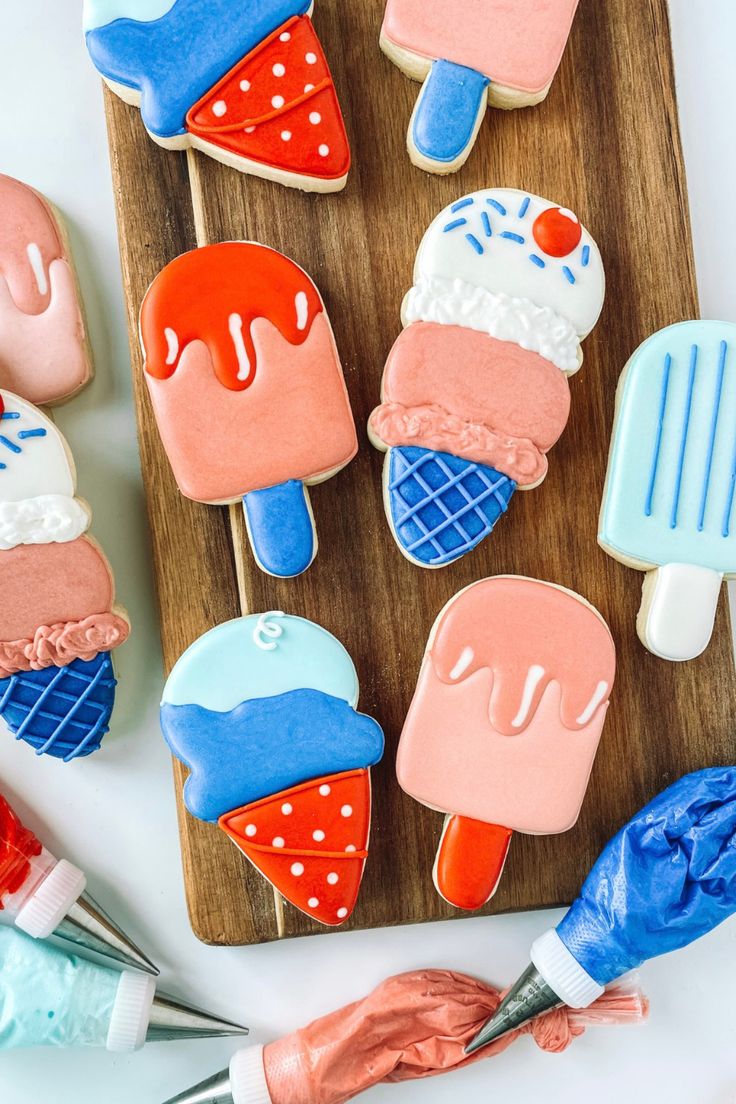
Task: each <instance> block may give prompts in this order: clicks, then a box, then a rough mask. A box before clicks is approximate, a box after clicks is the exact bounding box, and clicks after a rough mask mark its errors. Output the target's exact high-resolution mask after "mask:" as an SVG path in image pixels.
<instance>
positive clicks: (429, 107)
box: [411, 60, 489, 212]
mask: <svg viewBox="0 0 736 1104" xmlns="http://www.w3.org/2000/svg"><path fill="white" fill-rule="evenodd" d="M488 84H489V80H488V78H487V77H484V76H483V75H482V74H481V73H477V72H476V71H475V69H468V68H467V67H466V66H464V65H456V64H455V63H454V62H452V61H443V60H439V61H435V62H433V63H432V68H431V70H430V74H429V76H428V78H427V79H426V81H425V82H424V85H423V86H422V91H421V93H420V96H419V100H418V101H417V106H416V111H415V113H414V122H413V126H412V132H411V136H412V142H413V143H414V146H415V147H416V149H417V150H418V152H419V153H420V154H421V155H422V156H423V157H426V158H427V159H428V160H430V161H436V162H437V163H438V164H450V163H452V162H453V161H456V160H457V159H458V158H459V157H461V156H462V155H463V154H464V153H465V151H466V150H467V149H468V147H469V146H470V145H471V144H472V142H473V139H474V136H475V130H476V125H477V123H478V117H479V115H480V114H481V112H482V111H483V110H484V109H485V91H486V88H487V87H488ZM471 203H473V199H472V198H466V199H464V200H458V202H457V203H456V204H455V205H454V206H453V207H452V211H453V212H454V211H458V210H460V208H461V206H462V207H465V206H470V204H471Z"/></svg>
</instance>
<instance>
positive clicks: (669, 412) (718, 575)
mask: <svg viewBox="0 0 736 1104" xmlns="http://www.w3.org/2000/svg"><path fill="white" fill-rule="evenodd" d="M735 357H736V326H734V325H733V323H730V322H696V321H693V322H681V323H678V324H677V325H675V326H668V327H667V328H666V329H664V330H660V331H659V332H658V333H655V334H654V335H653V336H652V337H650V338H648V339H647V340H646V341H645V342H644V343H643V345H640V346H639V348H638V349H637V350H636V352H635V353H634V354H633V356H632V357H631V359H630V360H629V362H628V364H627V365H626V367H625V368H624V371H623V374H622V376H621V380H620V383H619V386H618V392H617V401H616V416H615V422H614V427H613V435H612V439H611V452H610V457H609V463H608V476H607V479H606V486H605V490H604V494H603V505H602V509H601V516H600V527H599V534H598V540H599V542H600V544H601V546H602V547H603V548H604V549H605V550H606V552H608V554H609V555H611V556H613V557H614V558H615V559H617V560H620V561H621V562H622V563H625V564H628V565H629V566H630V567H635V568H638V569H639V570H640V571H645V572H646V573H647V574H646V576H645V579H644V586H643V591H642V603H641V608H640V610H639V617H638V619H637V631H638V634H639V638H640V639H641V642H642V644H643V645H644V646H645V648H648V649H649V651H650V652H653V653H654V655H656V656H659V657H660V658H662V659H669V660H676V661H678V660H679V661H682V660H689V659H694V658H695V657H696V656H698V655H700V654H701V653H702V652H703V651H704V650H705V648H707V646H708V643H709V641H710V638H711V634H712V632H713V622H714V618H715V613H716V606H717V603H718V598H719V595H720V592H721V583H722V582H723V580H724V578H732V577H734V576H736V521H735V519H734V495H735V491H736V428H735V427H736V370H735V369H734V364H735V360H734V358H735Z"/></svg>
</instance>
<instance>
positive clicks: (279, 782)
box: [161, 611, 383, 925]
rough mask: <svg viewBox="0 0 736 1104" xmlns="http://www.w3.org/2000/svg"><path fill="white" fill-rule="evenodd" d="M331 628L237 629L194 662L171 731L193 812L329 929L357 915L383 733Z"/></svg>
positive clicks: (263, 623)
mask: <svg viewBox="0 0 736 1104" xmlns="http://www.w3.org/2000/svg"><path fill="white" fill-rule="evenodd" d="M357 704H358V678H357V674H356V672H355V667H354V666H353V662H352V660H351V658H350V656H349V655H348V653H347V652H346V650H345V648H344V647H343V646H342V644H341V643H340V642H339V641H338V640H336V639H335V637H334V636H332V635H331V634H330V633H328V632H327V631H326V630H325V629H323V628H321V627H320V626H319V625H315V624H314V623H313V622H311V621H306V620H305V619H304V618H301V617H291V616H288V615H286V614H284V613H281V612H280V611H275V612H273V613H264V614H261V615H260V616H256V615H252V616H250V617H242V618H239V619H237V620H235V621H229V622H228V623H227V624H225V625H219V626H218V627H217V628H216V629H212V630H211V631H210V632H208V633H205V635H204V636H202V637H200V638H199V640H197V641H195V643H194V644H193V645H192V646H191V647H190V648H189V649H188V650H187V651H186V652H185V653H184V655H183V656H182V657H181V658H180V659H179V661H178V662H177V663H176V665H175V666H174V669H173V671H172V672H171V675H170V676H169V679H168V681H167V683H166V686H165V688H164V694H163V701H162V703H161V727H162V730H163V733H164V737H165V738H166V742H167V743H168V745H169V747H170V748H171V750H172V752H173V753H174V755H176V757H177V758H178V759H180V760H181V761H182V762H183V763H184V764H185V765H186V766H187V767H189V769H190V771H191V774H190V776H189V778H188V780H187V782H186V784H185V787H184V800H185V803H186V806H187V809H188V810H189V812H190V813H191V814H192V816H195V817H198V818H199V819H200V820H206V821H212V822H214V823H217V824H219V826H220V827H221V828H222V830H223V831H224V832H225V833H226V834H227V835H228V836H229V837H230V839H232V840H233V842H234V843H235V844H236V845H237V846H238V847H239V848H240V850H241V851H242V852H243V854H244V855H245V856H246V857H247V858H248V859H249V860H250V861H251V862H252V863H253V865H254V866H256V867H257V869H258V870H259V871H260V872H261V873H262V874H263V875H264V876H265V877H266V878H267V879H268V880H269V881H270V882H271V883H272V884H273V885H274V886H275V888H276V889H278V890H279V892H280V893H281V894H283V896H284V897H285V898H286V899H287V900H288V901H290V902H291V904H293V905H295V906H296V908H299V909H301V910H302V912H305V913H306V914H307V915H308V916H311V917H312V918H313V919H315V920H319V921H320V922H321V923H323V924H328V925H337V924H341V923H342V922H343V921H344V920H346V919H347V917H348V916H349V915H350V914H351V912H352V911H353V908H354V907H355V902H356V900H357V896H358V890H359V888H360V882H361V878H362V876H363V868H364V866H365V861H366V858H367V855H368V836H369V831H370V818H371V789H370V771H369V768H370V767H371V766H373V764H375V763H377V762H378V761H379V759H380V758H381V756H382V755H383V734H382V732H381V729H380V727H379V726H378V724H377V723H376V721H374V720H373V719H372V718H371V717H367V716H365V715H364V714H362V713H358V712H356V707H357Z"/></svg>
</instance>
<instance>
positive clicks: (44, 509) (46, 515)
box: [0, 494, 90, 551]
mask: <svg viewBox="0 0 736 1104" xmlns="http://www.w3.org/2000/svg"><path fill="white" fill-rule="evenodd" d="M89 522H90V516H89V511H88V510H87V508H86V507H85V506H83V505H82V503H81V502H80V501H79V499H78V498H71V497H70V496H69V495H59V494H49V495H38V497H37V498H24V499H21V500H20V502H0V549H2V550H4V551H7V549H9V548H15V547H16V545H19V544H51V543H53V542H55V541H56V542H59V543H61V542H64V541H73V540H76V539H77V537H81V535H82V533H84V531H85V530H86V529H87V526H88V525H89Z"/></svg>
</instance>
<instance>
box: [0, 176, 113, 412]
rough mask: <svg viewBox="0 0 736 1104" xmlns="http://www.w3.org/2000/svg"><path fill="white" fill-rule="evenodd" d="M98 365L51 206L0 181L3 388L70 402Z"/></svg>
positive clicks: (12, 183)
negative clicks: (93, 354)
mask: <svg viewBox="0 0 736 1104" xmlns="http://www.w3.org/2000/svg"><path fill="white" fill-rule="evenodd" d="M91 375H92V364H91V359H90V354H89V348H88V346H87V339H86V336H85V328H84V321H83V318H82V310H81V305H80V299H79V294H78V289H77V280H76V276H75V273H74V268H73V265H72V260H71V254H70V251H69V246H68V243H67V240H66V236H65V234H64V231H63V229H62V226H61V222H60V220H59V218H58V215H57V214H56V212H55V211H54V209H53V208H52V206H51V204H50V203H49V202H48V200H46V199H44V197H43V196H41V195H39V193H38V192H35V191H34V190H33V188H30V187H29V186H28V185H27V184H22V183H21V182H20V181H19V180H14V179H13V178H12V177H10V176H2V175H0V387H6V388H7V389H8V390H9V391H13V392H15V393H17V394H18V395H22V396H23V397H24V398H26V399H29V400H30V401H31V402H33V403H43V404H49V405H53V404H54V403H59V402H63V401H64V400H65V399H68V398H71V396H72V395H75V394H76V393H77V391H79V390H80V388H82V387H84V385H85V384H86V383H87V382H88V381H89V379H90V377H91Z"/></svg>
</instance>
